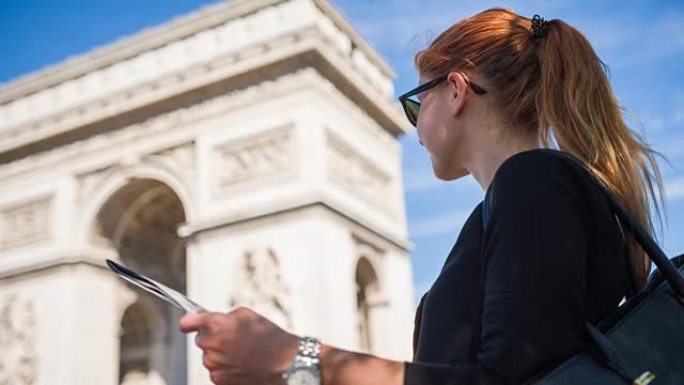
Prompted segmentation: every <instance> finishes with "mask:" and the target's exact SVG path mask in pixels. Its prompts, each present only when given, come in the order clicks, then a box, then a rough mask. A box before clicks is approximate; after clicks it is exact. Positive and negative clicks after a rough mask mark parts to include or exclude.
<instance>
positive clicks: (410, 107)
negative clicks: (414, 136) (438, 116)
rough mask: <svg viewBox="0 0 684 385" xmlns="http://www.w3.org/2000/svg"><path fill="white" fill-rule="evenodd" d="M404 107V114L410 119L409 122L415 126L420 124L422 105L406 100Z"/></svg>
mask: <svg viewBox="0 0 684 385" xmlns="http://www.w3.org/2000/svg"><path fill="white" fill-rule="evenodd" d="M402 105H403V106H404V112H405V113H406V117H407V118H408V120H409V122H411V124H413V125H414V126H415V125H416V123H417V122H418V112H419V110H420V103H418V102H416V101H415V100H411V99H404V103H402Z"/></svg>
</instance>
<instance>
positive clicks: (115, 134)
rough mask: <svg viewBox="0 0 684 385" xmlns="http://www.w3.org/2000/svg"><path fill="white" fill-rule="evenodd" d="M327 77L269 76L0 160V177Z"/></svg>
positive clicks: (305, 71) (305, 73)
mask: <svg viewBox="0 0 684 385" xmlns="http://www.w3.org/2000/svg"><path fill="white" fill-rule="evenodd" d="M321 81H327V80H326V79H325V78H323V77H322V76H321V75H320V74H319V73H318V72H317V71H316V70H315V69H313V68H311V67H307V68H302V69H299V70H297V71H294V72H291V73H288V74H286V75H282V76H280V77H278V78H275V79H269V80H265V81H262V82H261V83H258V84H255V85H253V86H251V87H249V88H244V89H240V90H236V91H232V92H229V93H226V94H224V95H220V96H217V97H214V98H211V99H205V100H203V101H202V102H200V103H196V104H193V105H191V106H188V107H184V108H179V109H176V110H173V111H171V112H168V113H165V114H162V115H157V116H154V117H152V118H149V119H147V120H145V121H143V122H140V123H135V124H131V125H129V126H126V127H124V128H122V129H119V130H116V131H109V132H105V133H102V134H99V135H97V136H94V137H91V138H88V139H84V140H81V141H78V142H74V143H69V144H66V145H63V146H59V147H55V148H52V149H49V150H46V151H43V152H41V153H39V154H36V155H33V156H30V157H26V158H23V159H19V160H16V161H14V162H11V163H5V164H0V180H7V179H9V178H11V177H14V176H17V175H20V174H21V173H24V172H27V171H32V170H35V169H36V168H37V167H40V166H41V165H50V166H51V167H54V165H55V164H56V163H57V162H60V161H62V160H64V159H74V160H76V159H80V158H82V157H83V156H89V155H90V154H91V153H93V152H96V151H98V150H102V149H105V148H111V147H115V146H123V145H129V144H130V143H134V142H135V141H138V140H140V139H141V138H144V137H150V136H153V135H155V134H157V135H161V134H163V133H165V132H168V131H169V130H173V129H176V128H177V127H178V126H182V125H186V124H197V122H199V121H201V120H204V119H207V118H210V117H213V116H217V115H220V114H225V113H227V112H230V111H231V110H234V109H237V108H240V107H241V106H244V105H248V104H250V103H252V102H253V101H255V100H259V101H262V102H263V101H264V95H270V96H271V97H274V98H275V97H278V96H280V95H283V94H291V93H293V92H296V91H297V90H299V89H304V88H307V87H311V86H312V85H315V84H320V82H321Z"/></svg>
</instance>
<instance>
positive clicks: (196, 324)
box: [178, 313, 209, 333]
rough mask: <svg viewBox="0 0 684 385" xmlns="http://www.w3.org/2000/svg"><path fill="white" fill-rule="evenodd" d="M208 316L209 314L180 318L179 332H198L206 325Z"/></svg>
mask: <svg viewBox="0 0 684 385" xmlns="http://www.w3.org/2000/svg"><path fill="white" fill-rule="evenodd" d="M208 314H209V313H196V314H191V313H188V314H185V315H184V316H183V317H181V319H180V321H178V325H179V328H180V330H181V331H182V332H183V333H191V332H196V331H199V330H200V329H201V328H203V327H204V326H205V325H206V322H207V315H208Z"/></svg>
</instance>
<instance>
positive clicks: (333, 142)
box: [326, 133, 392, 212]
mask: <svg viewBox="0 0 684 385" xmlns="http://www.w3.org/2000/svg"><path fill="white" fill-rule="evenodd" d="M326 152H327V160H328V177H329V178H330V180H332V181H333V182H335V183H337V184H338V185H340V186H343V187H344V188H347V189H348V190H350V191H351V192H353V193H355V194H357V195H359V196H360V197H361V198H362V199H365V200H366V201H368V202H370V203H372V204H374V205H375V206H377V207H379V208H380V209H382V210H384V211H390V212H391V209H392V206H391V202H392V199H391V197H392V195H391V191H392V190H391V185H390V183H391V178H390V176H389V175H387V174H386V173H385V172H383V171H382V170H380V169H379V168H378V167H377V166H375V165H374V164H373V163H372V162H371V161H370V160H368V159H366V158H365V157H364V156H362V155H361V154H359V153H358V152H357V151H356V150H354V149H353V148H352V147H351V146H350V145H349V144H347V143H345V142H344V141H343V140H342V139H340V138H338V137H336V136H335V135H333V134H331V133H328V135H327V151H326Z"/></svg>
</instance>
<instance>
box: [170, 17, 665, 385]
mask: <svg viewBox="0 0 684 385" xmlns="http://www.w3.org/2000/svg"><path fill="white" fill-rule="evenodd" d="M415 63H416V66H417V68H418V71H419V74H420V84H421V86H419V87H418V88H416V89H415V90H413V91H410V92H408V93H406V94H404V95H402V97H400V100H401V102H402V105H403V106H404V110H405V112H406V115H407V117H408V118H409V120H410V121H411V123H413V124H414V125H416V127H417V132H418V137H419V139H420V141H421V144H423V145H424V147H425V148H426V150H427V151H428V153H429V154H430V158H431V161H432V165H433V169H434V173H435V175H436V176H437V177H438V178H440V179H442V180H454V179H458V178H461V177H463V176H465V175H468V174H472V175H473V177H474V178H475V179H476V180H477V181H478V183H479V184H480V186H482V189H483V190H485V191H486V194H485V202H484V204H483V203H480V204H479V205H478V206H477V207H476V208H475V209H474V210H473V212H472V214H471V215H470V217H469V218H468V220H467V221H466V223H465V225H464V226H463V229H462V230H461V233H460V235H459V237H458V239H457V241H456V244H455V245H454V248H453V249H452V251H451V253H450V254H449V256H448V258H447V259H446V261H445V263H444V266H443V268H442V271H441V273H440V275H439V276H438V278H437V280H436V281H435V282H434V284H433V286H432V288H431V289H430V290H429V292H428V293H427V294H426V295H424V296H423V298H422V299H421V303H420V305H419V310H418V313H417V315H416V328H415V332H414V360H413V362H396V361H391V360H386V359H382V358H378V357H374V356H371V355H366V354H360V353H354V352H349V351H344V350H341V349H337V348H334V347H332V346H328V345H325V344H323V345H321V346H320V355H319V356H318V357H319V358H320V369H321V374H322V383H323V384H325V385H342V384H353V385H364V384H385V385H392V384H395V385H399V384H407V385H408V384H411V385H413V384H423V385H438V384H464V385H465V384H468V385H473V384H518V383H522V382H523V381H525V380H526V379H529V378H530V377H532V376H534V375H537V374H539V373H543V372H544V371H545V370H548V369H550V368H552V367H554V366H555V365H558V364H559V363H560V362H562V361H563V360H564V359H566V358H568V357H569V356H571V355H572V354H573V353H575V352H576V351H577V350H578V349H579V348H580V347H581V346H582V344H584V343H585V341H586V338H585V335H584V330H585V329H584V322H585V320H586V321H589V322H592V323H597V322H598V321H600V320H601V319H603V318H605V317H606V316H607V315H609V314H610V313H611V312H612V311H613V310H615V309H616V308H617V306H618V304H619V303H620V301H621V300H622V298H623V296H626V297H630V296H631V295H633V294H634V293H635V292H636V291H638V290H640V289H642V288H643V287H644V285H645V283H646V280H647V276H648V273H649V271H650V261H649V260H648V259H647V257H646V256H645V255H644V254H643V252H641V251H640V250H639V249H638V248H637V246H636V245H635V243H634V241H633V240H632V239H631V237H630V236H629V234H623V233H622V232H621V229H620V227H619V224H618V223H617V222H616V221H615V220H614V219H613V216H612V215H611V214H610V212H609V209H608V206H607V203H606V200H605V197H604V196H602V195H601V193H600V191H599V190H598V189H597V186H596V185H595V184H592V183H591V181H590V180H589V178H588V177H587V175H584V174H582V173H581V172H579V171H577V169H574V168H572V167H570V166H569V163H568V162H567V161H566V158H565V157H564V156H563V154H570V155H572V156H574V157H576V158H578V159H579V160H581V161H582V162H583V163H584V164H585V165H586V166H588V168H589V169H591V170H592V171H593V172H594V173H595V174H596V175H597V176H598V177H599V178H600V179H601V180H602V181H603V182H604V183H605V184H606V185H607V186H608V187H609V188H610V189H611V190H612V191H613V192H614V193H615V194H616V196H618V197H619V198H620V199H621V201H622V202H623V204H624V205H625V206H626V207H627V208H628V209H629V210H630V211H631V212H632V213H633V214H634V215H635V216H636V217H637V218H638V219H639V220H640V221H641V223H642V224H643V225H644V227H645V228H647V229H650V230H651V231H653V230H652V229H653V227H652V223H651V220H650V213H649V203H650V200H653V201H654V202H655V201H656V191H655V190H658V191H659V192H662V186H661V181H660V175H659V172H658V168H657V166H656V163H655V161H654V157H653V154H654V152H653V151H652V150H651V149H650V148H649V147H648V146H647V145H646V144H644V143H643V142H642V141H641V140H640V139H639V138H638V137H637V136H636V135H635V134H633V133H632V132H631V131H630V129H629V128H628V127H627V126H626V124H625V122H624V120H623V117H622V115H621V111H620V106H619V105H618V103H617V101H616V99H615V97H614V96H613V93H612V91H611V88H610V84H609V82H608V79H607V76H606V74H605V73H604V65H603V63H602V62H601V61H600V60H599V58H598V57H597V55H596V53H595V52H594V50H593V49H592V47H591V45H590V44H589V42H588V41H587V40H586V39H585V37H584V36H583V35H582V34H581V33H580V32H578V31H577V30H576V29H574V28H573V27H571V26H569V25H568V24H566V23H564V22H563V21H561V20H558V19H554V20H550V21H548V22H547V21H544V19H542V18H540V17H538V16H535V17H534V18H533V19H529V18H526V17H523V16H519V15H517V14H515V13H514V12H512V11H510V10H505V9H498V8H495V9H489V10H487V11H484V12H482V13H479V14H477V15H475V16H472V17H470V18H467V19H464V20H462V21H460V22H458V23H457V24H455V25H453V26H452V27H450V28H449V29H447V30H446V31H444V32H443V33H442V34H441V35H439V36H438V37H437V38H436V39H435V40H434V41H433V42H432V43H431V44H430V46H429V47H428V48H427V49H425V50H423V51H421V52H419V53H418V54H417V55H416V60H415ZM411 96H415V97H417V98H418V100H419V102H417V101H414V100H411V99H409V97H411ZM419 110H420V114H418V111H419ZM552 144H555V145H556V146H557V147H558V148H559V149H560V150H561V151H562V152H560V151H558V150H551V149H545V148H544V147H546V148H548V147H550V146H551V145H552ZM661 196H662V194H661ZM628 262H629V263H628ZM180 326H181V329H182V330H183V331H184V332H193V331H197V332H198V334H197V338H196V343H197V345H198V346H199V347H200V348H202V349H203V351H204V365H205V366H206V367H207V368H208V369H209V370H210V375H211V379H212V380H213V381H214V382H215V383H217V384H233V385H234V384H268V383H278V382H277V381H278V379H279V378H280V376H281V373H283V372H288V373H289V371H287V369H288V367H290V365H291V363H292V361H293V357H295V355H296V353H297V352H298V346H299V341H300V338H299V337H297V336H295V335H292V334H290V333H287V332H285V331H283V330H281V329H280V328H278V327H277V326H275V325H274V324H273V323H271V322H270V321H268V320H266V319H265V318H263V317H262V316H260V315H259V314H256V313H254V312H253V311H251V310H249V309H245V308H239V309H237V310H235V311H233V312H231V313H228V314H219V313H206V314H199V315H187V316H185V317H184V318H183V319H181V321H180ZM314 342H315V341H314ZM310 346H313V345H310ZM300 352H301V350H300ZM286 377H287V376H286ZM290 378H291V377H288V381H287V382H286V383H288V384H294V383H297V382H295V380H291V379H290ZM302 378H303V377H302ZM307 378H308V380H307V379H300V381H301V382H299V383H301V384H305V383H306V384H318V383H320V381H319V380H318V379H317V378H316V376H315V375H313V376H309V377H307ZM307 381H309V382H307Z"/></svg>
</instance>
